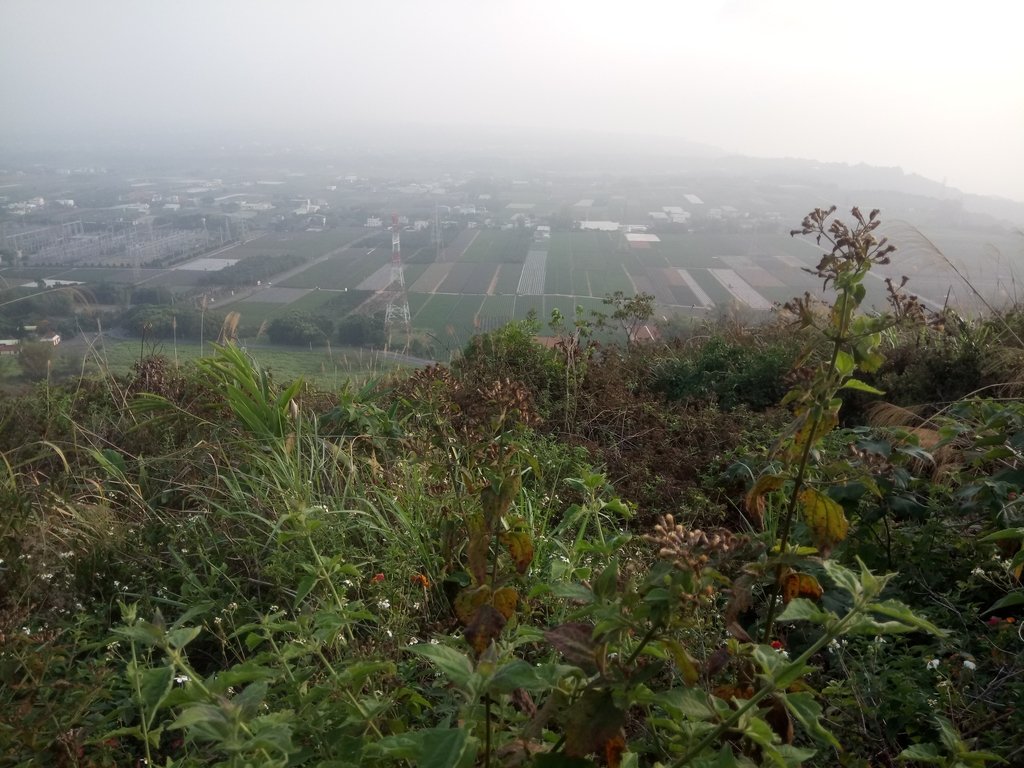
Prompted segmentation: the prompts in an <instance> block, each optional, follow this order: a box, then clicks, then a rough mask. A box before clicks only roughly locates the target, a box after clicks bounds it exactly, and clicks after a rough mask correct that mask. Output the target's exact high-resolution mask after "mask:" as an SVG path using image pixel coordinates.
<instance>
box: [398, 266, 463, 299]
mask: <svg viewBox="0 0 1024 768" xmlns="http://www.w3.org/2000/svg"><path fill="white" fill-rule="evenodd" d="M453 266H454V265H453V264H452V263H451V262H446V263H444V264H428V265H427V268H426V269H425V270H423V274H422V275H420V277H419V278H418V279H417V280H416V281H414V282H413V283H411V284H410V283H409V281H408V280H406V285H409V292H410V293H435V292H436V291H437V290H439V289H440V287H441V285H442V284H443V283H444V281H445V280H446V279H447V278H448V273H449V272H450V271H451V269H452V267H453Z"/></svg>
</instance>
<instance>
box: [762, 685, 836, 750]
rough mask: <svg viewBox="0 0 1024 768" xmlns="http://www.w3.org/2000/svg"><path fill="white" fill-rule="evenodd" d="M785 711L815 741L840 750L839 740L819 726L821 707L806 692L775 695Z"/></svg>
mask: <svg viewBox="0 0 1024 768" xmlns="http://www.w3.org/2000/svg"><path fill="white" fill-rule="evenodd" d="M776 696H778V697H779V698H780V699H782V702H783V704H785V705H786V709H788V710H789V712H790V714H791V715H793V717H794V718H796V720H797V722H799V723H800V725H802V726H803V727H804V730H806V731H807V732H808V733H809V734H810V735H811V736H812V737H813V738H814V739H815V740H816V741H820V742H823V743H825V744H829V745H831V746H833V747H835V748H836V749H839V748H840V745H839V740H838V739H837V738H836V737H835V736H833V735H832V733H831V732H830V731H828V730H827V729H826V728H825V726H823V725H822V724H821V712H822V710H821V705H820V704H818V702H817V701H815V700H814V696H813V695H812V694H810V693H807V692H803V691H801V692H799V693H781V692H779V693H777V694H776Z"/></svg>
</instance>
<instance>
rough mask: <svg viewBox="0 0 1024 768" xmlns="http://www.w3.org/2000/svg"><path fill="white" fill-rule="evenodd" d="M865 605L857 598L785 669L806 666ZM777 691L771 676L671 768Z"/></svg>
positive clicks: (684, 762)
mask: <svg viewBox="0 0 1024 768" xmlns="http://www.w3.org/2000/svg"><path fill="white" fill-rule="evenodd" d="M866 605H867V600H866V599H865V598H864V597H860V598H858V599H857V601H856V602H855V603H854V605H853V607H852V608H851V609H850V612H849V613H847V614H846V615H845V616H843V618H841V619H839V620H838V621H836V622H835V623H834V624H833V625H832V627H831V628H830V629H829V630H827V631H826V632H825V634H823V635H822V636H821V637H819V638H818V639H817V640H816V641H815V642H814V643H812V644H811V646H810V647H809V648H808V649H807V650H806V651H804V652H803V653H801V654H800V655H799V656H798V657H797V658H796V659H794V660H793V661H791V662H790V663H789V664H788V665H786V669H790V668H792V667H793V666H795V665H800V666H802V665H804V664H806V663H807V661H808V660H810V658H811V657H812V656H813V655H814V654H816V653H817V652H818V651H820V650H821V649H822V648H824V647H825V646H826V645H828V644H829V643H830V642H832V641H833V640H834V639H835V638H837V637H840V636H841V635H842V634H843V630H844V629H845V628H846V625H847V624H849V623H850V622H851V621H853V619H854V618H856V617H857V616H859V615H860V614H861V613H863V611H864V609H865V607H866ZM777 690H778V685H777V684H776V683H775V676H773V677H772V680H771V682H769V683H768V684H767V685H766V686H764V687H763V688H761V689H760V690H759V691H757V693H755V694H754V695H753V696H751V697H750V698H749V699H747V701H746V703H744V704H743V706H741V707H739V708H738V709H737V710H736V711H735V712H733V713H732V714H731V715H729V717H727V718H726V719H725V720H723V721H722V722H721V723H719V724H718V727H716V728H715V729H714V730H713V731H711V732H710V733H709V734H708V735H707V736H705V737H704V738H703V739H701V740H700V741H699V742H697V744H696V745H695V746H693V747H692V748H690V749H689V750H687V751H686V753H685V754H683V756H682V757H681V758H679V760H677V761H676V762H674V763H672V765H671V768H684V766H686V765H688V764H689V763H690V761H691V760H692V759H693V758H695V757H697V756H698V755H699V754H700V753H701V752H702V751H704V749H706V748H707V747H708V746H710V745H711V744H712V743H714V742H715V741H716V740H717V739H719V738H721V736H722V735H723V734H724V733H725V732H726V731H727V730H728V729H729V728H731V727H732V726H733V725H734V724H735V723H736V722H738V721H739V719H740V718H741V717H743V715H745V714H746V713H747V712H749V711H750V710H751V709H753V708H754V707H756V706H757V705H758V704H759V703H761V702H762V701H763V700H764V699H765V698H766V697H768V696H770V695H771V694H773V693H775V692H776V691H777Z"/></svg>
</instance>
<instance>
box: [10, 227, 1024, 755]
mask: <svg viewBox="0 0 1024 768" xmlns="http://www.w3.org/2000/svg"><path fill="white" fill-rule="evenodd" d="M878 226H879V218H878V215H877V212H872V213H871V214H869V215H863V214H862V213H861V212H860V211H858V210H856V209H854V211H853V212H852V219H851V221H850V223H848V224H847V223H844V222H843V221H841V220H839V219H837V218H836V217H835V216H834V210H827V211H826V210H816V211H814V212H813V213H812V214H810V215H809V216H808V217H807V219H806V220H805V221H804V222H803V225H802V226H801V227H800V228H799V230H798V235H799V236H808V237H810V238H812V240H814V241H817V244H818V245H819V246H820V247H821V250H822V256H821V260H820V261H819V263H818V264H817V267H816V268H815V270H814V274H815V275H816V277H817V279H818V280H820V281H821V282H822V283H824V284H825V287H826V288H827V289H828V290H829V291H830V293H831V296H832V298H831V300H830V301H829V302H828V303H822V302H820V301H817V300H814V299H812V298H811V296H809V295H805V296H803V297H801V298H799V299H795V300H794V301H793V302H791V303H790V304H789V306H788V307H787V308H786V310H785V311H784V312H783V313H780V317H779V320H778V323H777V324H776V325H774V326H761V327H758V328H756V329H744V328H742V327H739V326H736V325H732V326H729V325H724V326H717V327H714V326H708V327H707V328H704V329H699V331H706V333H703V332H698V333H696V334H695V335H694V336H693V337H691V338H690V339H689V340H688V341H686V342H685V343H678V344H662V345H644V344H639V343H636V342H635V341H634V340H633V339H631V338H630V339H629V341H628V342H627V343H622V344H619V345H615V344H609V343H607V342H605V343H602V344H597V343H595V340H596V339H597V338H598V337H600V336H601V333H603V332H605V331H604V330H603V329H602V326H605V325H610V326H611V327H616V324H617V323H618V322H624V323H627V324H628V323H629V322H632V321H633V320H637V321H639V319H640V317H641V315H643V314H644V312H645V311H646V312H647V317H646V318H645V319H648V320H649V319H650V318H649V312H650V309H651V308H650V306H647V309H646V310H644V306H643V302H633V303H630V304H627V302H626V299H625V297H623V296H621V295H620V296H619V297H618V299H617V301H616V297H615V296H610V297H609V299H608V303H607V304H606V305H605V309H606V315H607V316H608V317H607V319H605V320H602V319H601V318H595V317H594V316H593V315H591V314H589V313H588V312H582V313H575V312H574V313H572V314H568V313H566V312H564V311H561V310H560V311H559V312H558V313H556V314H555V315H554V316H553V317H552V318H551V321H550V322H549V323H546V324H542V323H540V322H538V321H537V320H535V319H531V320H527V321H521V322H516V323H513V324H511V325H509V326H506V327H504V328H501V329H496V330H492V331H489V332H487V333H486V334H481V335H479V336H477V337H475V338H474V339H472V340H471V341H470V342H469V343H468V345H467V346H466V347H465V349H464V350H463V353H462V355H461V356H460V358H459V360H458V361H457V362H456V363H454V364H453V365H451V366H450V367H442V366H435V367H431V368H427V369H422V370H419V371H416V372H413V373H411V374H401V375H398V374H395V375H388V376H381V377H379V378H378V379H377V380H375V381H372V382H370V383H368V384H366V385H365V386H363V387H361V388H356V387H355V386H354V385H352V384H348V385H345V386H339V387H333V388H329V389H316V388H314V387H311V386H309V385H308V384H305V383H303V381H302V380H299V379H294V380H293V379H291V378H290V377H289V378H284V377H281V376H277V375H274V374H273V373H271V372H270V371H268V370H267V367H266V366H265V365H261V364H260V363H259V362H258V359H257V358H258V353H257V358H254V357H252V356H250V354H248V353H247V352H246V351H245V350H242V349H241V348H239V347H238V346H237V345H234V344H230V343H227V344H224V345H220V346H217V347H216V348H215V354H212V355H208V356H205V357H202V358H201V359H199V360H197V361H196V362H195V363H194V364H191V365H189V366H184V367H180V366H175V365H174V364H173V363H172V362H170V361H167V360H161V359H159V358H149V359H143V360H140V361H138V363H137V365H136V366H135V367H134V370H133V372H132V373H131V374H130V375H129V376H127V377H124V376H113V375H107V376H103V377H94V378H85V379H81V380H78V381H74V382H72V383H69V384H66V385H47V384H41V385H39V388H38V389H37V390H36V391H34V392H33V393H32V394H30V395H27V396H24V397H20V398H17V399H7V400H3V401H0V424H2V426H3V429H2V430H0V455H2V456H3V459H4V461H3V463H2V464H0V494H2V499H0V501H2V504H3V509H4V510H6V512H5V514H4V516H3V518H2V520H0V561H2V562H0V580H2V585H0V586H2V589H0V683H2V685H0V745H2V746H3V750H0V754H2V755H3V757H2V758H0V759H2V760H3V761H4V762H5V764H12V765H39V764H47V765H69V766H71V765H81V766H86V765H92V766H99V765H129V764H130V765H142V764H145V765H169V766H201V765H225V766H242V765H279V766H285V765H323V766H345V765H369V766H377V765H379V766H388V765H423V766H473V765H483V766H528V765H534V766H588V765H610V766H620V765H625V766H656V765H660V766H691V765H693V766H760V765H774V766H796V765H807V766H814V765H819V766H834V765H844V766H865V767H866V766H869V765H872V766H877V765H894V764H906V765H925V764H938V765H947V766H976V765H986V764H990V763H997V762H999V761H1003V762H1004V763H1005V764H1009V765H1013V764H1016V763H1017V762H1019V761H1020V760H1021V759H1022V756H1024V751H1022V750H1024V747H1022V745H1021V743H1020V738H1019V734H1020V732H1021V728H1022V726H1024V722H1022V718H1024V715H1022V713H1021V712H1020V711H1019V703H1018V702H1019V701H1020V698H1021V695H1022V694H1024V652H1022V645H1024V641H1022V640H1021V638H1020V634H1019V632H1020V629H1019V628H1020V624H1019V623H1018V621H1017V618H1018V616H1019V613H1018V611H1019V610H1020V606H1021V605H1022V604H1024V597H1022V594H1024V593H1022V591H1021V587H1020V575H1021V570H1022V567H1024V555H1022V554H1021V551H1022V550H1021V541H1022V539H1024V534H1022V533H1021V531H1022V528H1021V521H1020V503H1021V502H1020V500H1019V499H1020V494H1021V493H1022V492H1024V488H1022V486H1024V474H1022V469H1021V466H1020V459H1021V456H1020V451H1021V444H1022V442H1021V435H1022V434H1024V412H1022V410H1021V407H1020V404H1019V402H1018V401H1017V400H1012V399H1001V398H1005V397H1007V396H1008V395H1009V393H1011V392H1012V391H1013V390H1012V386H1013V382H1014V381H1015V380H1016V379H1015V377H1014V375H1013V374H1014V372H1015V370H1016V366H1015V365H1014V362H1013V361H1014V360H1016V359H1017V358H1016V357H1014V356H1013V354H1012V352H1011V353H1007V352H1005V351H1004V352H1002V353H1000V354H999V355H996V354H995V353H992V352H990V351H989V350H988V347H987V346H986V345H985V344H983V343H982V342H981V335H976V336H972V338H974V339H975V340H976V341H978V343H979V349H980V350H981V351H980V352H979V355H980V356H981V357H982V358H984V359H986V360H989V361H990V362H989V363H987V364H985V365H982V366H981V370H982V371H983V375H984V376H987V377H989V378H988V379H987V381H989V382H990V383H991V386H989V385H985V386H986V387H987V389H984V390H982V391H981V392H973V393H965V394H967V395H968V396H966V397H959V396H957V399H956V401H955V402H953V403H945V404H942V405H938V406H936V407H933V408H929V409H908V408H905V407H902V406H900V407H897V406H895V405H891V404H890V405H889V406H888V407H887V409H886V408H875V409H871V410H869V409H868V408H867V407H866V406H864V405H863V404H862V405H860V406H858V410H857V412H858V413H864V414H868V413H870V414H871V419H867V418H865V419H863V420H860V421H856V420H851V419H848V418H846V417H845V414H844V409H845V403H846V400H847V399H848V397H849V396H850V395H855V396H856V397H858V398H859V397H868V396H871V397H873V398H881V397H882V395H881V394H880V389H879V387H880V386H887V387H890V391H888V392H886V393H885V397H886V398H887V399H890V400H891V402H892V403H899V402H902V403H904V404H906V403H909V401H910V400H912V399H914V398H917V397H920V396H922V395H924V396H927V394H928V392H929V390H925V389H920V388H916V385H917V382H916V380H913V377H911V376H901V375H891V376H886V375H885V370H886V369H885V365H886V358H889V359H890V360H893V359H900V354H899V353H898V351H899V350H902V349H904V346H903V345H905V344H907V343H911V344H917V343H919V342H923V341H927V343H928V344H932V343H937V340H939V339H942V338H944V334H947V333H948V331H947V328H949V327H950V326H951V323H950V318H948V317H945V318H944V317H938V316H933V315H928V314H927V313H926V312H924V310H923V308H922V307H921V305H920V303H919V302H918V301H917V300H915V299H914V298H913V297H912V296H910V295H909V294H907V293H906V292H905V290H904V286H902V285H900V284H899V283H898V282H896V283H890V284H889V285H888V293H889V297H890V303H889V306H888V308H887V310H886V311H885V312H881V313H879V312H867V311H865V310H864V309H863V308H862V302H863V301H864V298H865V295H866V294H865V289H864V286H863V283H864V280H865V278H866V277H867V276H868V275H869V274H870V272H871V270H872V269H875V268H877V267H878V266H879V265H885V264H886V263H887V262H889V261H896V260H897V259H898V252H895V253H894V252H893V250H892V247H891V246H890V245H889V244H888V243H887V242H886V241H885V240H884V239H881V240H880V239H878V237H877V235H876V232H877V228H878ZM435 298H437V297H435ZM479 298H480V297H478V299H479ZM634 310H635V311H634ZM616 315H618V317H616ZM1014 318H1015V316H1014V315H1008V316H1006V317H1003V318H1001V319H1000V318H992V319H991V320H990V321H988V322H990V323H991V326H990V328H991V329H992V330H990V331H988V333H990V334H991V336H992V337H993V338H1000V339H1002V340H1003V341H1004V342H1007V343H1005V344H1004V345H1003V348H1004V349H1010V350H1012V349H1014V346H1013V343H1012V341H1013V339H1014V338H1015V337H1017V335H1018V331H1017V328H1018V326H1019V323H1016V324H1015V319H1014ZM538 334H543V335H544V336H546V337H547V338H548V339H550V340H553V343H548V344H544V345H542V344H539V343H537V340H536V336H537V335H538ZM978 334H981V332H980V331H978ZM702 335H706V336H708V337H709V338H708V339H706V340H701V339H700V338H697V337H699V336H702ZM623 336H625V334H623ZM623 341H625V339H623ZM1018 341H1019V338H1018ZM784 342H785V343H784ZM1016 348H1017V349H1018V350H1019V349H1020V348H1024V344H1020V345H1018V346H1017V347H1016ZM894 353H896V354H894ZM782 359H784V360H785V362H786V363H787V364H786V365H782V364H781V363H780V360H782ZM997 360H998V361H999V364H998V365H997V364H996V361H997ZM1000 366H1001V367H1000ZM877 402H881V401H880V400H876V403H877ZM898 415H901V418H897V416H898ZM869 421H870V423H869ZM659 478H663V480H662V481H661V482H658V480H659Z"/></svg>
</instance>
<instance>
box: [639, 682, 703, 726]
mask: <svg viewBox="0 0 1024 768" xmlns="http://www.w3.org/2000/svg"><path fill="white" fill-rule="evenodd" d="M651 701H652V703H656V704H660V705H661V706H662V707H664V708H665V711H666V712H668V713H669V714H670V715H673V716H675V717H676V718H677V719H680V720H697V721H701V720H711V719H712V718H714V716H715V712H714V710H713V709H712V708H711V705H710V704H709V703H708V694H707V693H705V692H704V691H703V690H701V689H699V688H671V689H670V690H668V691H665V692H664V693H658V694H654V695H653V696H652V697H651Z"/></svg>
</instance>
